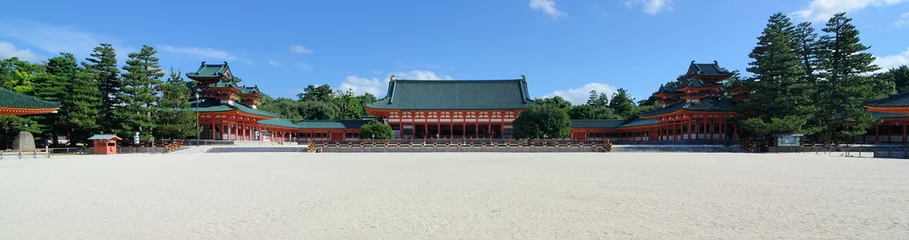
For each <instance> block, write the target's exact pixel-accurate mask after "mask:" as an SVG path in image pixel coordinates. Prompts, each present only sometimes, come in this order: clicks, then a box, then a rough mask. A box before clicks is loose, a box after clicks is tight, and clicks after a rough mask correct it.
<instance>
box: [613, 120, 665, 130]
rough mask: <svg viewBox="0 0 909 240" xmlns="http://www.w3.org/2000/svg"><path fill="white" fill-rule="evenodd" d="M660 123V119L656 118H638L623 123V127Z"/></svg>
mask: <svg viewBox="0 0 909 240" xmlns="http://www.w3.org/2000/svg"><path fill="white" fill-rule="evenodd" d="M659 123H660V120H656V119H636V120H634V121H631V122H629V123H626V124H622V127H623V128H625V127H637V126H644V125H653V124H659Z"/></svg>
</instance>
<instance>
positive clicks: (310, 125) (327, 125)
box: [296, 120, 369, 129]
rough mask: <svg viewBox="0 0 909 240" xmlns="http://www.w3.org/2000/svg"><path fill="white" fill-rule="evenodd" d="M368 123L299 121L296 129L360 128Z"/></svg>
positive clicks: (353, 121) (354, 121)
mask: <svg viewBox="0 0 909 240" xmlns="http://www.w3.org/2000/svg"><path fill="white" fill-rule="evenodd" d="M367 123H369V120H318V121H301V122H298V123H297V124H296V125H297V127H298V128H320V129H324V128H360V127H362V126H363V125H366V124H367Z"/></svg>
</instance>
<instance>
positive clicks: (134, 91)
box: [114, 45, 164, 140]
mask: <svg viewBox="0 0 909 240" xmlns="http://www.w3.org/2000/svg"><path fill="white" fill-rule="evenodd" d="M157 52H158V51H156V50H155V49H154V48H152V47H151V46H147V45H146V46H142V50H140V51H139V52H138V53H130V54H129V59H128V60H126V66H124V67H123V70H124V71H125V72H124V73H123V75H122V85H121V87H120V92H119V93H117V99H118V100H119V101H120V102H121V105H120V106H118V107H117V108H116V110H114V115H115V116H116V120H117V122H119V126H118V127H117V134H118V135H120V137H122V138H127V137H130V136H132V135H133V133H134V132H136V131H138V132H140V133H141V138H142V139H141V140H148V139H150V138H151V135H152V134H151V133H153V130H154V128H155V123H154V118H153V116H152V114H153V112H155V111H154V110H155V100H157V95H158V94H157V93H158V91H157V89H158V87H157V86H158V85H160V84H161V80H160V79H161V77H163V76H164V72H162V71H161V67H160V66H159V65H158V58H157V57H155V54H156V53H157Z"/></svg>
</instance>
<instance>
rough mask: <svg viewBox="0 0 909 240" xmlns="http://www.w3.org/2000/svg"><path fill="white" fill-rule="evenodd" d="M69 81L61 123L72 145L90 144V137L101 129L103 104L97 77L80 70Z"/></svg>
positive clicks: (87, 71)
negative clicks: (99, 121)
mask: <svg viewBox="0 0 909 240" xmlns="http://www.w3.org/2000/svg"><path fill="white" fill-rule="evenodd" d="M67 80H69V81H68V85H69V93H68V94H67V96H66V98H64V99H63V102H62V103H61V106H60V113H59V114H60V115H61V116H60V117H61V120H62V121H61V122H62V123H63V125H64V126H65V129H64V130H65V131H66V133H67V136H68V137H69V139H70V142H71V143H88V140H87V139H88V137H90V136H91V135H92V134H93V133H94V132H95V131H96V130H98V128H99V127H100V125H99V123H98V119H100V118H101V114H100V111H101V106H102V103H101V91H100V90H99V89H98V81H97V75H96V74H95V73H94V72H92V71H91V70H88V69H85V68H79V69H77V72H76V74H75V75H74V76H73V78H70V79H67Z"/></svg>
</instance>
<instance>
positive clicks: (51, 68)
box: [33, 53, 79, 144]
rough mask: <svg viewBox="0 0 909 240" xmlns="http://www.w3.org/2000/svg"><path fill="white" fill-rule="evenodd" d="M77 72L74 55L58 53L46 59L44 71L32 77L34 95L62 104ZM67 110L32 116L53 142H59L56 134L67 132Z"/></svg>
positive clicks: (77, 67) (77, 65)
mask: <svg viewBox="0 0 909 240" xmlns="http://www.w3.org/2000/svg"><path fill="white" fill-rule="evenodd" d="M77 72H79V64H78V63H77V62H76V57H74V56H73V55H72V54H70V53H60V56H57V57H53V58H50V59H48V60H47V66H46V67H45V72H44V73H39V74H37V75H36V76H35V78H34V84H35V89H36V91H35V95H36V96H37V97H38V98H40V99H42V100H47V101H54V102H60V103H61V104H64V102H65V100H67V99H66V98H67V96H69V90H70V89H69V88H70V87H71V86H70V82H71V79H74V78H76V74H77ZM66 114H67V111H66V110H65V109H63V108H62V106H61V110H60V113H58V114H48V115H41V116H35V117H33V118H34V119H35V120H37V121H38V123H40V125H41V126H40V127H42V128H43V129H42V130H43V132H45V133H47V134H49V135H50V136H51V137H52V139H53V141H54V143H55V144H57V143H59V141H58V140H59V139H58V138H57V137H56V136H63V135H66V134H67V129H68V127H67V126H66V123H64V121H63V119H64V118H65V116H66Z"/></svg>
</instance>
